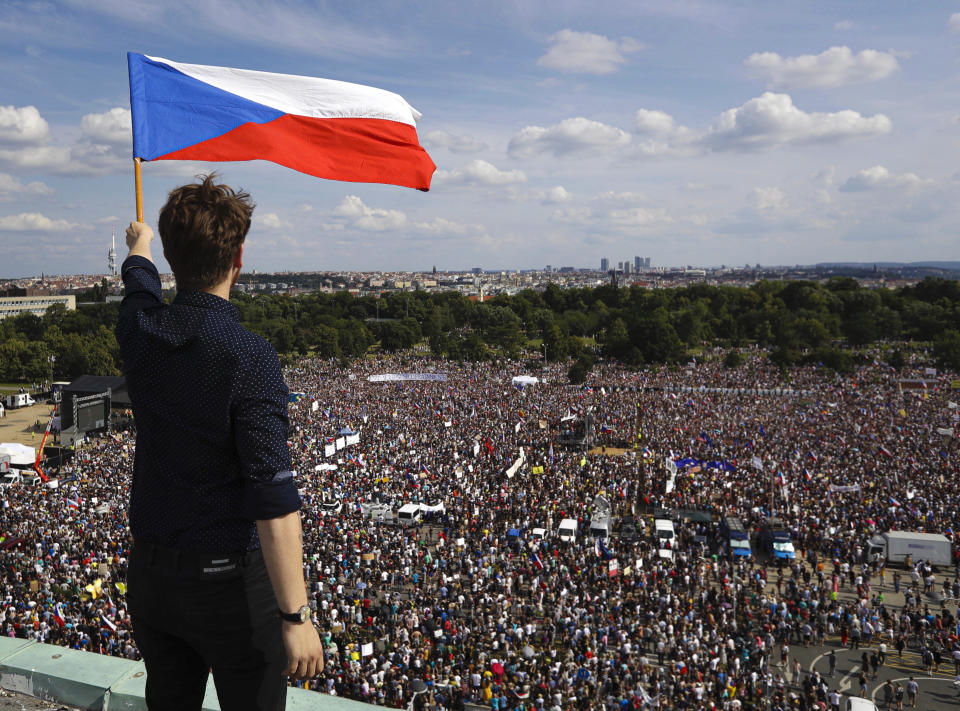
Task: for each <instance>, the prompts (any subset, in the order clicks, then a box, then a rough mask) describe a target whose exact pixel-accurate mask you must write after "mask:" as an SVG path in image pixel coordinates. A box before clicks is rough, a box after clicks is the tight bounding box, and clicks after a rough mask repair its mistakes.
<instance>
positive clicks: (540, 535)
mask: <svg viewBox="0 0 960 711" xmlns="http://www.w3.org/2000/svg"><path fill="white" fill-rule="evenodd" d="M530 535H531V537H532V538H533V540H535V541H542V540H543V539H545V538H546V537H547V529H545V528H539V527H538V528H535V529H533V530H532V531H531V532H530Z"/></svg>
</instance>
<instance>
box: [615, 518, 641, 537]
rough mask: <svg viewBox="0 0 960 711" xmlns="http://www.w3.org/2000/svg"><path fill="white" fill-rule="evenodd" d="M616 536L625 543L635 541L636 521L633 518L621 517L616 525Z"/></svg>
mask: <svg viewBox="0 0 960 711" xmlns="http://www.w3.org/2000/svg"><path fill="white" fill-rule="evenodd" d="M617 536H618V537H619V538H620V540H621V541H624V542H625V543H633V542H634V541H636V540H637V538H638V535H637V520H636V519H635V518H634V517H633V516H629V515H628V516H623V517H622V518H621V519H620V522H619V523H618V524H617Z"/></svg>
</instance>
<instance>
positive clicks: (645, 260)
mask: <svg viewBox="0 0 960 711" xmlns="http://www.w3.org/2000/svg"><path fill="white" fill-rule="evenodd" d="M643 268H644V269H649V268H650V257H644V258H643Z"/></svg>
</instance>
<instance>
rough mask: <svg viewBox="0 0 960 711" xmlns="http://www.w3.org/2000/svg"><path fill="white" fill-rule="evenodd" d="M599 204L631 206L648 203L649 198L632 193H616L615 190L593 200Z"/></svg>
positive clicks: (601, 194)
mask: <svg viewBox="0 0 960 711" xmlns="http://www.w3.org/2000/svg"><path fill="white" fill-rule="evenodd" d="M593 199H594V200H595V201H597V202H606V203H614V204H620V205H624V204H627V205H631V204H636V203H640V202H647V201H648V198H647V196H646V195H643V194H642V193H631V192H621V193H618V192H615V191H613V190H607V191H606V192H605V193H600V194H599V195H597V196H595V197H594V198H593Z"/></svg>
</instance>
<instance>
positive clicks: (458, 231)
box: [413, 217, 485, 236]
mask: <svg viewBox="0 0 960 711" xmlns="http://www.w3.org/2000/svg"><path fill="white" fill-rule="evenodd" d="M413 228H414V230H416V231H417V232H421V233H423V234H428V235H441V236H442V235H458V236H465V235H480V234H484V232H485V230H484V228H483V226H482V225H467V224H461V223H459V222H454V221H453V220H448V219H446V218H445V217H435V218H433V220H431V221H430V222H415V223H413Z"/></svg>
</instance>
